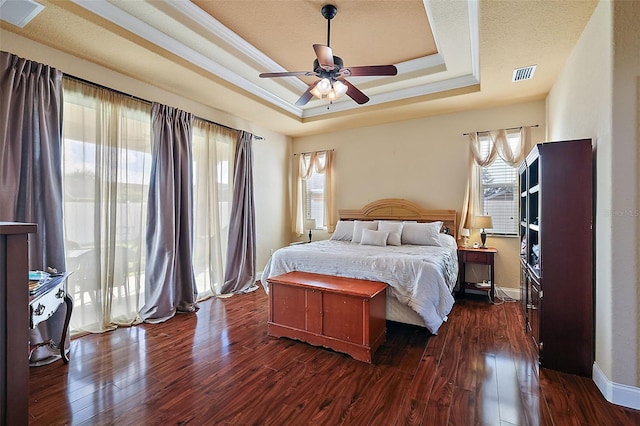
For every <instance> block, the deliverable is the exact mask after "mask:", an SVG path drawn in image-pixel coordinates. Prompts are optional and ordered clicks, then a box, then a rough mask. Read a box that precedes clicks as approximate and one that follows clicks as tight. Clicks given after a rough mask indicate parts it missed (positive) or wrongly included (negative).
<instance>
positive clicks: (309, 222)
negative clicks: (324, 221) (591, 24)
mask: <svg viewBox="0 0 640 426" xmlns="http://www.w3.org/2000/svg"><path fill="white" fill-rule="evenodd" d="M304 227H305V228H307V229H316V220H315V219H307V220H305V221H304Z"/></svg>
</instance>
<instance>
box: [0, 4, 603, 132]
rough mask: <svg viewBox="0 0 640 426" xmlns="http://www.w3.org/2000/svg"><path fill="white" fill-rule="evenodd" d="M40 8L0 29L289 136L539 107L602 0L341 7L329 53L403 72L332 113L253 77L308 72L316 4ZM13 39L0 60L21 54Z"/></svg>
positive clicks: (301, 85)
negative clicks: (532, 103) (529, 72)
mask: <svg viewBox="0 0 640 426" xmlns="http://www.w3.org/2000/svg"><path fill="white" fill-rule="evenodd" d="M40 3H42V4H43V5H44V6H45V9H44V11H42V12H41V13H40V14H39V15H38V16H36V17H35V19H34V20H33V21H32V22H31V23H29V24H28V25H27V26H26V27H25V28H23V29H20V28H18V27H15V26H13V25H10V24H7V23H5V22H0V28H2V29H3V30H5V31H8V32H10V33H15V34H18V35H20V36H23V37H26V38H29V39H32V40H34V41H37V42H39V43H43V44H45V45H47V46H50V47H53V48H56V49H59V50H62V51H65V52H67V53H70V54H72V55H74V56H77V57H79V58H82V59H85V60H88V61H91V62H95V63H97V64H99V65H102V66H104V67H107V68H109V69H112V70H115V71H118V72H120V73H123V74H125V75H127V76H131V77H134V78H136V79H138V80H140V81H142V82H145V83H149V84H152V85H154V86H157V87H160V88H162V89H165V90H167V91H169V92H172V93H176V94H179V95H181V96H184V97H186V98H188V99H191V100H193V101H196V102H199V103H201V104H204V105H207V106H210V107H213V108H215V109H219V110H221V111H225V112H227V113H229V114H231V115H235V116H237V117H240V118H242V119H245V120H248V121H251V122H254V123H257V124H259V125H261V126H264V127H267V128H270V129H272V130H274V131H278V132H281V133H283V134H287V135H291V136H296V135H303V134H311V133H321V132H325V131H329V130H335V129H341V128H348V127H355V126H364V125H370V124H374V123H383V122H391V121H396V120H405V119H409V118H416V117H421V116H427V115H434V114H442V113H446V112H452V111H460V110H466V109H475V108H483V107H488V106H494V105H504V104H509V103H515V102H521V101H526V100H534V99H543V98H544V97H545V96H546V94H547V93H548V91H549V89H550V87H551V86H552V84H553V82H554V81H555V78H556V77H557V74H558V73H559V71H560V70H561V69H562V67H563V65H564V63H565V61H566V58H567V56H568V55H569V53H570V52H571V49H572V48H573V46H574V45H575V42H576V40H577V39H578V37H579V35H580V34H581V32H582V30H583V29H584V26H585V24H586V22H587V21H588V19H589V17H590V16H591V14H592V12H593V10H594V8H595V5H596V4H597V1H596V0H576V1H569V2H562V1H547V0H542V1H523V0H512V1H498V0H480V1H479V2H474V1H472V2H467V1H445V0H426V1H424V2H423V1H415V0H386V1H363V0H336V1H334V2H333V3H334V4H335V5H336V6H337V7H338V14H337V16H336V17H335V18H334V19H333V20H332V21H331V46H332V48H333V50H334V54H335V55H338V56H341V57H342V58H343V59H344V61H345V65H352V66H353V65H369V64H395V65H396V66H397V67H398V70H399V73H398V75H397V76H395V77H379V78H371V77H366V78H365V77H352V78H351V79H350V81H351V82H352V83H353V84H355V85H357V86H358V87H359V88H360V89H362V90H363V91H364V92H365V93H367V95H369V97H370V98H371V101H370V102H369V103H368V104H365V105H363V106H358V105H357V104H355V102H353V101H352V100H350V99H348V98H346V97H345V98H343V99H341V100H340V101H339V102H336V103H335V104H334V105H331V106H330V108H327V102H326V101H321V100H315V101H311V102H309V104H308V105H307V106H305V107H304V108H298V107H296V106H295V105H294V103H295V101H296V100H297V98H298V97H299V96H300V94H301V93H302V92H303V91H304V90H305V89H306V84H307V83H308V81H307V82H303V81H301V80H300V79H298V78H295V77H287V78H279V79H260V78H258V77H257V75H258V74H259V73H260V72H266V71H268V72H274V71H284V70H290V71H305V70H309V69H310V68H311V67H312V62H313V59H314V53H313V49H312V44H313V43H321V44H326V41H327V40H326V37H327V23H326V20H325V19H324V18H323V17H322V15H321V14H320V8H321V6H322V5H323V4H324V3H325V2H323V1H317V0H296V1H292V0H288V1H264V0H262V1H261V0H233V1H203V0H194V1H193V2H190V1H187V0H173V1H164V0H138V1H106V0H73V1H51V0H42V1H40ZM5 34H6V33H5ZM6 40H9V42H7V41H6ZM11 40H12V39H11V37H4V38H3V39H0V48H2V49H3V50H8V51H12V52H14V53H17V54H19V53H20V52H19V51H18V52H16V51H15V50H14V49H13V48H12V45H11V44H12V42H11ZM534 64H535V65H537V67H538V68H537V70H536V73H535V76H534V79H533V80H530V81H523V82H518V83H511V74H512V72H513V70H514V68H517V67H522V66H527V65H534ZM59 68H61V69H62V70H63V71H65V69H64V64H62V65H60V66H59ZM83 77H84V78H88V79H91V78H90V76H83ZM134 94H135V93H134Z"/></svg>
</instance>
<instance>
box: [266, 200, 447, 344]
mask: <svg viewBox="0 0 640 426" xmlns="http://www.w3.org/2000/svg"><path fill="white" fill-rule="evenodd" d="M339 216H340V217H339V222H338V223H337V225H336V229H335V231H334V233H333V234H332V236H331V239H330V240H325V241H317V242H312V243H308V244H295V245H291V246H288V247H284V248H281V249H279V250H276V251H275V252H274V253H273V255H272V256H271V258H270V259H269V262H268V263H267V265H266V266H265V268H264V271H263V274H262V278H261V282H262V284H263V287H264V289H265V291H267V292H268V291H269V288H268V284H267V279H268V278H270V277H274V276H277V275H281V274H284V273H287V272H291V271H304V272H315V273H320V274H325V275H335V276H343V277H349V278H359V279H365V280H374V281H382V282H384V283H387V284H388V287H387V298H386V300H387V302H386V305H387V306H386V317H387V320H390V321H396V322H401V323H406V324H413V325H418V326H422V327H426V328H427V329H428V330H429V331H430V332H431V333H433V334H436V333H437V331H438V329H439V328H440V326H441V325H442V323H443V322H444V321H446V319H447V315H448V314H449V312H450V311H451V308H452V307H453V303H454V298H453V295H452V291H453V288H454V286H455V284H456V282H457V276H458V262H457V252H456V247H457V245H456V239H455V231H456V229H457V216H456V211H455V210H425V209H422V208H421V207H420V206H418V205H417V204H415V203H412V202H410V201H407V200H403V199H395V198H394V199H382V200H378V201H374V202H372V203H370V204H367V205H366V206H364V207H363V208H361V209H343V210H339ZM434 230H435V231H434ZM383 240H384V242H383Z"/></svg>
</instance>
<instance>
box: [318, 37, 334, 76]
mask: <svg viewBox="0 0 640 426" xmlns="http://www.w3.org/2000/svg"><path fill="white" fill-rule="evenodd" d="M313 50H315V51H316V57H317V58H318V63H319V64H320V66H321V67H322V68H323V69H325V70H327V71H331V70H332V69H334V68H335V67H336V66H335V64H334V63H333V50H331V48H330V47H329V46H325V45H324V44H314V45H313Z"/></svg>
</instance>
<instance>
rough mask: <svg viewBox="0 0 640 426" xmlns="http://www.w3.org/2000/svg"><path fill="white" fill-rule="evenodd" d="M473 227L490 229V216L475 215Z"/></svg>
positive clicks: (491, 225)
mask: <svg viewBox="0 0 640 426" xmlns="http://www.w3.org/2000/svg"><path fill="white" fill-rule="evenodd" d="M473 227H474V228H476V229H479V228H482V229H491V228H493V223H492V222H491V216H476V217H475V218H474V220H473Z"/></svg>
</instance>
